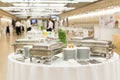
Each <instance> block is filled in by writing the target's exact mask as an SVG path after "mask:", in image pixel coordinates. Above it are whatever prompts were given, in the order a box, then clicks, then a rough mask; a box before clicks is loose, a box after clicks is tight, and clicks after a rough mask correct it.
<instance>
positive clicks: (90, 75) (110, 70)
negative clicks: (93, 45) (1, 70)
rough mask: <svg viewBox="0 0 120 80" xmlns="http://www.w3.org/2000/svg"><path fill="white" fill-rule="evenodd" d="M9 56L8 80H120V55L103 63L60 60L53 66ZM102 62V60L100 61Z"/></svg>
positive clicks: (104, 60)
mask: <svg viewBox="0 0 120 80" xmlns="http://www.w3.org/2000/svg"><path fill="white" fill-rule="evenodd" d="M14 55H15V54H14V53H12V54H10V55H9V56H8V74H7V80H120V76H119V74H120V63H119V56H118V54H116V53H114V55H113V57H111V58H110V59H103V60H102V59H101V60H102V63H99V64H88V65H80V64H79V63H77V62H75V61H73V60H71V61H70V60H69V61H63V60H62V59H61V60H58V61H56V62H54V63H53V64H51V65H46V64H40V63H39V64H38V63H30V62H29V61H28V62H20V61H17V60H15V59H14V58H13V56H14ZM99 60H100V59H99Z"/></svg>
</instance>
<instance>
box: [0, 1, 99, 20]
mask: <svg viewBox="0 0 120 80" xmlns="http://www.w3.org/2000/svg"><path fill="white" fill-rule="evenodd" d="M1 1H2V3H1V4H5V5H4V6H3V5H2V6H0V9H3V10H5V11H7V12H9V13H10V14H13V15H15V16H16V17H20V18H26V16H32V17H37V18H40V17H43V16H50V15H59V14H61V13H63V12H67V11H70V10H73V9H76V8H78V7H81V6H85V5H87V4H91V3H93V2H95V1H97V0H1ZM8 4H9V5H8Z"/></svg>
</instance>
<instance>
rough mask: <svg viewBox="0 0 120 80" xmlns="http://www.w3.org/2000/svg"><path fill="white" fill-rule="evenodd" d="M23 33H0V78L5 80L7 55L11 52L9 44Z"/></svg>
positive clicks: (11, 48)
mask: <svg viewBox="0 0 120 80" xmlns="http://www.w3.org/2000/svg"><path fill="white" fill-rule="evenodd" d="M22 37H24V35H23V34H22V35H21V36H17V35H16V33H11V34H10V35H6V34H0V80H7V57H8V55H9V54H10V53H11V52H13V47H12V46H11V45H12V44H13V43H14V41H15V40H16V39H18V38H22Z"/></svg>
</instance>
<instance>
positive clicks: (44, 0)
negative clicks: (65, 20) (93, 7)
mask: <svg viewBox="0 0 120 80" xmlns="http://www.w3.org/2000/svg"><path fill="white" fill-rule="evenodd" d="M1 1H2V2H26V3H27V2H30V3H36V2H37V3H78V2H94V1H97V0H29V1H28V0H1Z"/></svg>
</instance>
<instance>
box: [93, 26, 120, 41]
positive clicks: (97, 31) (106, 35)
mask: <svg viewBox="0 0 120 80" xmlns="http://www.w3.org/2000/svg"><path fill="white" fill-rule="evenodd" d="M116 33H118V34H120V29H115V28H102V27H94V37H95V38H97V39H100V40H111V41H112V36H113V34H116Z"/></svg>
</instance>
